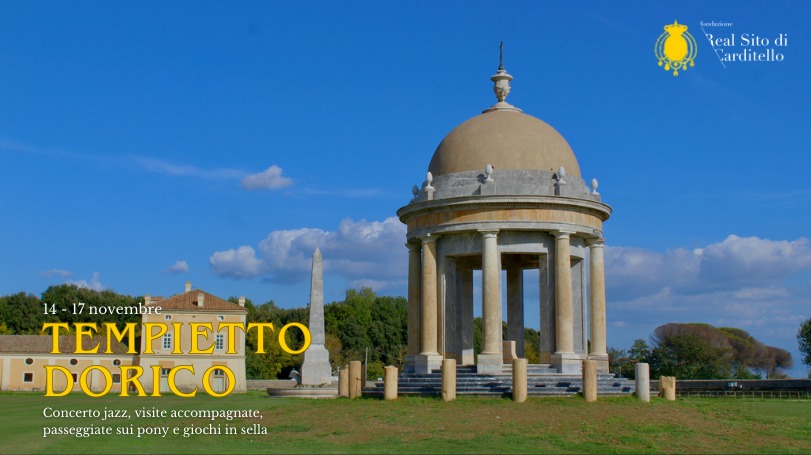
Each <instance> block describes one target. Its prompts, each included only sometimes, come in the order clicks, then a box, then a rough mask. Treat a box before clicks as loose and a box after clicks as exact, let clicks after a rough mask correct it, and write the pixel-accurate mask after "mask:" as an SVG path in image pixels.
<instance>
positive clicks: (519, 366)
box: [513, 359, 527, 403]
mask: <svg viewBox="0 0 811 455" xmlns="http://www.w3.org/2000/svg"><path fill="white" fill-rule="evenodd" d="M513 401H515V402H516V403H523V402H525V401H527V359H513Z"/></svg>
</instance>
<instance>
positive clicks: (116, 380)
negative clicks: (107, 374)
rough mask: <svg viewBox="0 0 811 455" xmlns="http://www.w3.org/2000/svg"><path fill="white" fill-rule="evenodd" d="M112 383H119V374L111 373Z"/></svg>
mask: <svg viewBox="0 0 811 455" xmlns="http://www.w3.org/2000/svg"><path fill="white" fill-rule="evenodd" d="M113 384H121V374H119V373H113Z"/></svg>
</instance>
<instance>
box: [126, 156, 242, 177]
mask: <svg viewBox="0 0 811 455" xmlns="http://www.w3.org/2000/svg"><path fill="white" fill-rule="evenodd" d="M134 159H135V163H136V164H137V165H139V166H140V167H141V168H143V169H146V170H147V171H150V172H155V173H158V174H166V175H174V176H188V177H200V178H204V179H209V180H227V179H238V178H240V177H242V176H244V175H245V172H243V171H240V170H237V169H228V168H214V169H203V168H200V167H197V166H192V165H190V164H174V163H170V162H168V161H163V160H159V159H156V158H147V157H143V156H137V157H135V158H134Z"/></svg>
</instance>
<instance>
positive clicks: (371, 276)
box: [209, 217, 407, 289]
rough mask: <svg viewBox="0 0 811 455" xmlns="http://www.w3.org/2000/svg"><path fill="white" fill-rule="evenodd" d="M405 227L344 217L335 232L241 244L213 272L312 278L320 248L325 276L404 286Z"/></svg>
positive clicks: (290, 233) (216, 261)
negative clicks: (256, 245)
mask: <svg viewBox="0 0 811 455" xmlns="http://www.w3.org/2000/svg"><path fill="white" fill-rule="evenodd" d="M405 232H406V229H405V226H404V225H403V224H402V223H400V221H399V220H398V219H397V218H395V217H391V218H387V219H385V220H383V221H366V220H360V221H354V220H351V219H344V220H343V221H341V223H340V225H339V226H338V228H337V229H336V230H334V231H325V230H322V229H316V228H301V229H292V230H279V231H273V232H271V233H270V234H268V236H267V237H266V238H265V239H264V240H262V241H261V242H259V245H258V248H257V250H256V252H255V251H254V249H253V248H252V247H250V246H242V247H240V248H239V249H238V250H237V251H243V252H244V254H243V255H241V256H239V255H237V254H236V253H235V250H227V251H219V252H215V253H214V254H213V255H211V258H210V259H209V262H210V264H211V269H212V271H213V272H214V273H215V274H217V275H220V276H230V277H237V278H244V277H261V278H264V279H266V280H268V281H272V282H277V283H289V282H296V281H302V280H305V279H307V278H308V277H309V275H310V271H311V265H312V263H311V261H312V255H313V251H315V248H316V247H319V248H320V249H321V252H322V254H323V257H324V269H325V273H333V274H336V275H339V276H341V277H343V278H345V279H348V280H350V281H351V282H353V283H355V284H362V285H371V286H372V287H373V288H375V289H383V288H385V287H387V286H391V285H393V284H395V283H402V282H404V280H405V279H406V274H407V249H406V248H405V247H404V246H403V243H404V242H405Z"/></svg>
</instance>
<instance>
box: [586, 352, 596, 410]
mask: <svg viewBox="0 0 811 455" xmlns="http://www.w3.org/2000/svg"><path fill="white" fill-rule="evenodd" d="M583 398H585V399H586V401H587V402H589V403H592V402H594V401H597V362H596V361H594V360H584V361H583Z"/></svg>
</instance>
